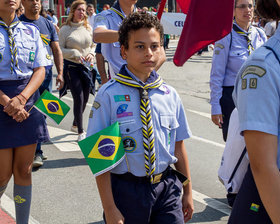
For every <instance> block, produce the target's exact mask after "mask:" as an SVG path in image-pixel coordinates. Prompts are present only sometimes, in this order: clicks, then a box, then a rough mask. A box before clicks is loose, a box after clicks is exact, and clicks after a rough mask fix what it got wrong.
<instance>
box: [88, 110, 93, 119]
mask: <svg viewBox="0 0 280 224" xmlns="http://www.w3.org/2000/svg"><path fill="white" fill-rule="evenodd" d="M92 117H93V110H91V111H90V113H89V118H92Z"/></svg>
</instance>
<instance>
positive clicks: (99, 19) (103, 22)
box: [93, 12, 110, 30]
mask: <svg viewBox="0 0 280 224" xmlns="http://www.w3.org/2000/svg"><path fill="white" fill-rule="evenodd" d="M97 27H104V28H106V29H110V25H109V22H108V20H107V18H106V17H105V15H104V13H102V12H101V13H99V14H97V15H96V16H95V17H94V27H93V30H95V29H96V28H97Z"/></svg>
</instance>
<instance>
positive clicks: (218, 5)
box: [173, 0, 234, 66]
mask: <svg viewBox="0 0 280 224" xmlns="http://www.w3.org/2000/svg"><path fill="white" fill-rule="evenodd" d="M177 1H178V2H179V0H177ZM180 1H182V2H183V1H184V0H180ZM233 6H234V0H214V1H210V0H192V1H191V4H190V8H189V11H188V15H187V18H186V21H185V24H184V27H183V30H182V34H181V37H180V40H179V42H178V47H177V49H176V52H175V55H174V59H173V62H174V64H175V65H177V66H182V65H183V64H184V63H185V62H186V61H187V60H188V59H189V58H190V57H191V56H192V55H193V54H194V53H196V52H197V51H199V50H200V49H202V48H204V47H206V46H207V45H209V44H211V43H214V42H215V41H217V40H220V39H222V38H223V37H224V36H226V35H227V34H228V33H230V32H231V29H232V21H233Z"/></svg>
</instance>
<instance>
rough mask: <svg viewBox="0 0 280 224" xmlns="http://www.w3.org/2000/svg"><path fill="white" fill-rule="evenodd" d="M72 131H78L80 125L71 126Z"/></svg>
mask: <svg viewBox="0 0 280 224" xmlns="http://www.w3.org/2000/svg"><path fill="white" fill-rule="evenodd" d="M71 131H73V132H75V133H78V127H77V126H74V125H73V126H72V127H71Z"/></svg>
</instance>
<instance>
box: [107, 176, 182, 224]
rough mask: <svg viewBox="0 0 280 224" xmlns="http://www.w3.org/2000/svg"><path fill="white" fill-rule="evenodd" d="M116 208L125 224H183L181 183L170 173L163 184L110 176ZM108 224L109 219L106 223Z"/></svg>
mask: <svg viewBox="0 0 280 224" xmlns="http://www.w3.org/2000/svg"><path fill="white" fill-rule="evenodd" d="M111 181H112V190H113V196H114V200H115V203H116V206H117V207H118V209H119V210H120V212H121V213H122V215H123V216H124V219H125V223H126V224H148V223H151V224H171V223H172V224H183V223H184V217H183V212H182V202H181V198H180V196H181V190H182V183H181V182H180V180H179V179H178V178H177V176H175V174H173V173H172V172H170V173H169V174H168V175H166V176H165V177H164V178H162V180H161V182H159V183H157V184H151V183H150V182H148V181H147V182H140V183H139V182H137V181H130V180H123V179H121V178H118V176H117V175H112V176H111ZM104 221H105V222H106V220H104Z"/></svg>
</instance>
